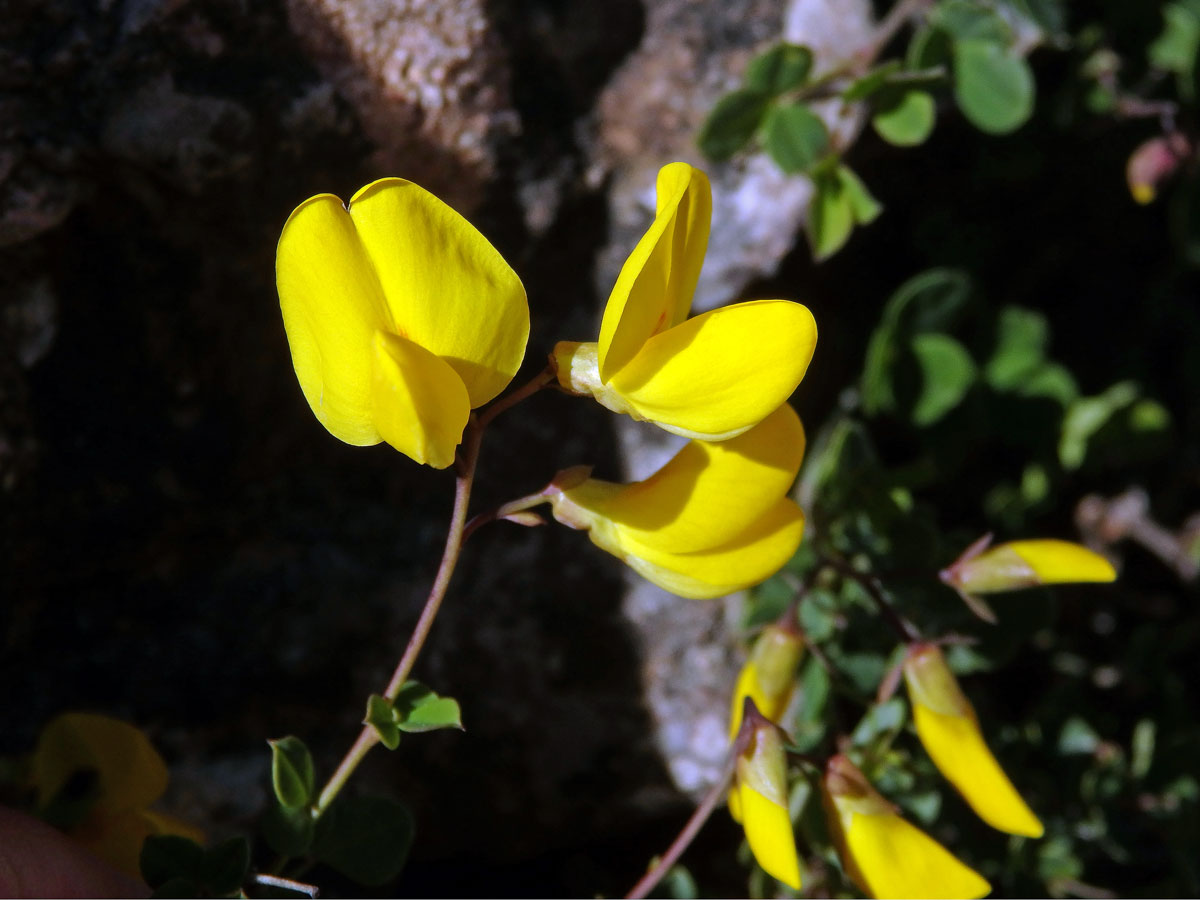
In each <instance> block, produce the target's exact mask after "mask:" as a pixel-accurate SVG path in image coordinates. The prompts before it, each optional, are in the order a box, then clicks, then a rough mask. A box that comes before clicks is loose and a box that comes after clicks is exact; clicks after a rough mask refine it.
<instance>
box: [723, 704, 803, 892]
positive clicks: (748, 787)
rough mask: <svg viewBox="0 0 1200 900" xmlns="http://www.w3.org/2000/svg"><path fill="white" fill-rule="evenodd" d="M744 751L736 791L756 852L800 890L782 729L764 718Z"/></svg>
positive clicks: (765, 865) (765, 866) (776, 873)
mask: <svg viewBox="0 0 1200 900" xmlns="http://www.w3.org/2000/svg"><path fill="white" fill-rule="evenodd" d="M758 721H759V723H760V724H758V725H757V727H755V728H754V730H753V734H752V735H751V739H750V741H749V743H748V744H747V746H746V749H745V750H744V751H743V752H742V753H741V755H739V756H738V759H737V769H736V771H735V774H734V785H733V793H734V794H736V796H737V798H738V799H737V805H738V807H739V808H740V810H741V823H742V827H743V828H744V829H745V831H746V841H747V843H749V844H750V851H751V852H752V853H753V854H754V858H755V859H756V860H757V861H758V864H759V865H760V866H762V867H763V870H764V871H766V873H767V874H768V875H770V876H772V877H773V878H778V879H779V880H780V881H782V882H783V883H784V884H786V885H788V886H789V887H791V888H793V889H795V890H799V889H800V856H799V854H798V853H797V852H796V837H795V835H794V834H793V832H792V820H791V817H790V816H789V815H788V785H787V756H786V754H785V752H784V746H783V738H782V737H781V736H780V733H779V729H778V728H776V727H775V726H774V725H772V724H771V723H769V722H767V721H766V720H765V719H762V718H761V717H760V718H759V719H758Z"/></svg>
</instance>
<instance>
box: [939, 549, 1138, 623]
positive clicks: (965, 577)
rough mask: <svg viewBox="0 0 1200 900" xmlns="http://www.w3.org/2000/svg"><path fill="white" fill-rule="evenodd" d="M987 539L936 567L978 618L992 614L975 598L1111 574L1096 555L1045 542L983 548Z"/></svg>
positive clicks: (1104, 577) (1106, 563) (991, 618)
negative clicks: (980, 595) (943, 564)
mask: <svg viewBox="0 0 1200 900" xmlns="http://www.w3.org/2000/svg"><path fill="white" fill-rule="evenodd" d="M990 539H991V536H990V535H989V536H987V537H985V538H983V539H981V540H979V541H976V542H975V543H974V544H972V545H971V546H970V547H968V548H967V550H966V551H965V552H964V553H963V555H962V556H960V557H959V558H958V559H957V560H955V561H954V562H953V563H951V564H950V565H949V566H947V567H946V568H945V569H942V571H941V572H939V573H938V575H939V577H940V578H941V579H942V581H944V582H945V583H946V584H948V585H950V587H952V588H954V589H955V590H957V591H958V593H959V594H960V595H961V596H962V598H963V600H965V601H966V602H967V605H969V606H970V607H971V609H972V610H974V611H975V613H976V614H977V615H979V616H980V618H983V619H986V620H987V621H989V622H994V621H995V615H994V614H993V613H992V611H991V609H990V608H989V607H988V605H987V604H986V603H984V602H983V601H982V600H981V599H979V596H978V595H979V594H993V593H999V592H1001V591H1015V590H1019V589H1020V588H1027V587H1036V586H1038V585H1044V584H1068V583H1074V582H1108V581H1113V580H1114V579H1115V578H1116V577H1117V573H1116V570H1115V569H1114V568H1113V567H1112V563H1110V562H1109V561H1108V560H1107V559H1105V558H1104V557H1103V556H1101V555H1100V554H1099V553H1095V552H1094V551H1092V550H1089V549H1088V548H1087V547H1082V546H1080V545H1079V544H1072V543H1070V542H1069V541H1058V540H1051V539H1044V540H1026V541H1010V542H1008V543H1006V544H997V545H996V546H995V547H991V548H988V543H989V542H990Z"/></svg>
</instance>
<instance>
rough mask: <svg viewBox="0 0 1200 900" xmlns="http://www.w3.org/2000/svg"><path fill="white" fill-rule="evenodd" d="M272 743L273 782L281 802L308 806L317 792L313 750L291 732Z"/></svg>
mask: <svg viewBox="0 0 1200 900" xmlns="http://www.w3.org/2000/svg"><path fill="white" fill-rule="evenodd" d="M267 743H268V744H270V745H271V784H272V786H273V787H274V788H275V796H276V798H278V800H279V802H280V803H282V804H283V805H284V806H286V807H287V808H289V809H298V808H299V807H301V806H307V805H308V804H309V802H310V801H311V799H312V793H313V784H314V777H313V762H312V754H310V753H309V752H308V748H307V747H306V746H304V742H303V741H302V740H300V738H298V737H293V736H290V735H289V736H288V737H285V738H281V739H279V740H277V741H267Z"/></svg>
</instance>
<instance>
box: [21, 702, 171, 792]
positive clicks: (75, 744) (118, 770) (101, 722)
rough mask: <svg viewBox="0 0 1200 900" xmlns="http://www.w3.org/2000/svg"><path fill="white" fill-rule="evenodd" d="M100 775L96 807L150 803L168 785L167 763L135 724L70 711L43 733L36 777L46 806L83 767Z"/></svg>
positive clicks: (33, 776)
mask: <svg viewBox="0 0 1200 900" xmlns="http://www.w3.org/2000/svg"><path fill="white" fill-rule="evenodd" d="M87 769H91V770H94V771H95V772H96V774H97V775H98V776H99V781H98V785H97V787H98V793H97V798H96V802H95V806H94V809H95V810H96V811H98V812H102V813H120V812H124V811H127V810H133V809H140V808H143V807H146V806H149V805H150V804H151V803H153V802H154V801H155V800H157V799H158V798H159V797H161V796H162V794H163V792H164V791H165V790H166V789H167V766H166V764H165V763H164V762H163V760H162V757H161V756H159V755H158V752H157V751H156V750H155V749H154V747H153V746H152V745H151V743H150V741H149V740H147V738H146V736H145V735H144V734H142V733H141V732H140V731H138V730H137V729H136V728H134V727H133V726H132V725H129V724H126V723H125V722H121V721H118V720H117V719H112V718H109V717H108V716H101V715H94V714H92V713H65V714H63V715H61V716H58V717H57V718H55V719H53V720H52V721H51V722H50V723H49V724H48V725H46V727H45V728H43V729H42V733H41V734H40V735H39V736H38V742H37V746H36V747H35V749H34V751H33V760H32V764H31V771H30V777H31V780H32V782H33V786H34V787H35V788H36V790H37V795H38V805H39V806H43V807H44V806H45V805H46V804H47V803H49V802H50V801H51V800H53V799H54V797H55V796H56V795H57V794H58V792H59V791H61V790H62V788H63V787H64V786H65V785H66V783H67V781H68V780H69V779H70V777H71V776H72V775H73V774H74V773H75V772H78V771H80V770H87Z"/></svg>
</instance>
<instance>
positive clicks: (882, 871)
mask: <svg viewBox="0 0 1200 900" xmlns="http://www.w3.org/2000/svg"><path fill="white" fill-rule="evenodd" d="M821 798H822V800H823V802H824V805H825V814H826V820H827V821H828V823H829V831H830V835H831V837H832V838H833V842H834V844H835V845H836V846H837V848H838V853H839V855H840V856H841V858H842V866H843V868H844V869H845V870H846V874H847V875H848V876H850V878H851V879H852V880H853V881H854V883H855V884H857V885H858V886H859V888H860V889H861V890H862V891H863V892H864V893H866V894H867V896H869V897H879V898H884V897H929V898H939V897H970V898H975V897H983V896H985V895H986V894H987V893H988V892H989V891H991V889H992V887H991V885H990V884H988V883H987V881H986V880H985V879H984V878H983V876H982V875H980V874H979V873H978V872H976V871H975V870H974V869H972V868H970V867H969V866H967V865H965V864H964V863H962V862H961V861H960V860H958V859H957V858H956V857H955V856H954V855H953V854H951V853H950V851H948V850H947V849H946V848H945V847H943V846H942V845H941V844H939V843H938V842H937V841H935V840H934V839H933V838H931V837H930V836H929V835H927V834H925V832H923V831H921V830H920V829H919V828H917V827H916V826H914V825H912V824H910V823H908V822H906V821H905V820H904V819H902V818H901V817H900V814H899V813H898V812H897V810H896V808H895V807H894V806H893V805H892V804H891V803H889V802H888V801H887V800H885V799H884V798H883V797H882V796H881V795H880V794H879V792H878V791H876V790H875V789H874V788H873V787H871V784H870V782H868V781H867V779H866V777H865V776H864V775H863V773H862V772H860V771H859V770H858V768H857V767H856V766H855V765H854V764H853V763H852V762H850V760H849V759H847V758H846V757H845V756H842V755H840V754H839V755H837V756H834V757H833V758H832V759H830V760H829V762H828V764H827V765H826V768H825V777H824V779H822V782H821Z"/></svg>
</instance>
